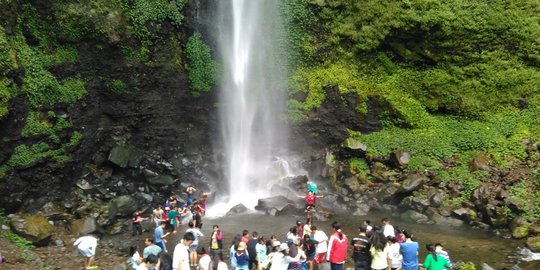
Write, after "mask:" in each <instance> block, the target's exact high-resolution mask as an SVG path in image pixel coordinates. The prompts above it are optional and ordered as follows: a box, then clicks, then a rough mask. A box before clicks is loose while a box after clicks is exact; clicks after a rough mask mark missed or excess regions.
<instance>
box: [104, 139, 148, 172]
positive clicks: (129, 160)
mask: <svg viewBox="0 0 540 270" xmlns="http://www.w3.org/2000/svg"><path fill="white" fill-rule="evenodd" d="M141 158H142V153H141V151H139V150H138V149H137V148H135V147H134V146H132V145H129V144H126V145H117V146H116V147H114V148H113V149H112V150H111V153H110V154H109V161H111V162H112V163H114V164H116V165H118V166H120V167H122V168H127V167H131V168H135V167H137V166H138V165H139V162H140V160H141Z"/></svg>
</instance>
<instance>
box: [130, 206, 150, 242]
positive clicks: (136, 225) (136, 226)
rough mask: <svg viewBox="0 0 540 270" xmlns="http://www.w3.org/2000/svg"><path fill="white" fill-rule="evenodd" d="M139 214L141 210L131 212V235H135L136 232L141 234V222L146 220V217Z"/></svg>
mask: <svg viewBox="0 0 540 270" xmlns="http://www.w3.org/2000/svg"><path fill="white" fill-rule="evenodd" d="M141 215H142V211H141V210H137V211H135V213H133V217H132V218H131V221H132V222H133V232H132V233H131V236H135V235H137V234H138V235H142V232H143V229H142V222H143V221H145V220H147V219H148V218H143V217H142V216H141Z"/></svg>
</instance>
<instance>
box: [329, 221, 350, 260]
mask: <svg viewBox="0 0 540 270" xmlns="http://www.w3.org/2000/svg"><path fill="white" fill-rule="evenodd" d="M332 229H333V230H334V233H333V234H332V235H331V236H330V240H329V241H328V251H327V253H326V260H327V261H330V269H332V270H343V265H344V264H345V259H346V258H347V248H348V246H349V240H347V236H346V235H345V234H344V233H343V232H342V231H341V224H340V223H339V222H337V221H334V223H332Z"/></svg>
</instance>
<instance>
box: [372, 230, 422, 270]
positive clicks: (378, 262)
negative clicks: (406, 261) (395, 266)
mask: <svg viewBox="0 0 540 270" xmlns="http://www.w3.org/2000/svg"><path fill="white" fill-rule="evenodd" d="M369 252H370V254H371V269H373V270H386V269H387V268H388V266H389V265H390V259H388V243H387V239H386V237H385V236H384V234H383V233H382V232H380V231H377V230H374V231H373V234H372V236H371V248H370V249H369ZM416 270H418V269H416Z"/></svg>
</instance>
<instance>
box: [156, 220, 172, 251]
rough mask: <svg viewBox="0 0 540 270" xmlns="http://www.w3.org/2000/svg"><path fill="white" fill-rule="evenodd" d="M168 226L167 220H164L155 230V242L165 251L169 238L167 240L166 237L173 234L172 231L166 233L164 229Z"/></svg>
mask: <svg viewBox="0 0 540 270" xmlns="http://www.w3.org/2000/svg"><path fill="white" fill-rule="evenodd" d="M166 226H167V223H166V222H165V221H162V222H161V224H159V226H158V227H157V228H156V229H155V230H154V242H155V243H156V245H157V246H159V247H160V248H161V249H162V250H163V251H165V252H167V245H166V243H167V240H165V237H167V236H169V234H171V233H170V232H167V233H165V234H164V233H163V230H164V229H165V227H166Z"/></svg>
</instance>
